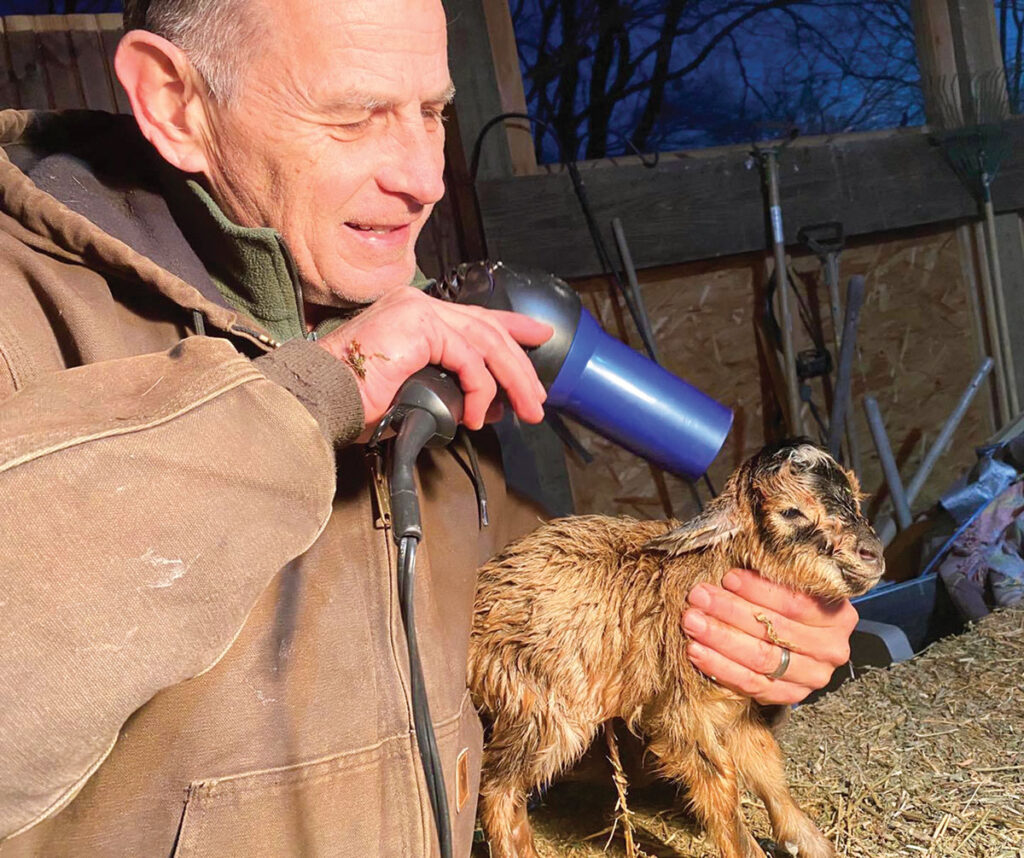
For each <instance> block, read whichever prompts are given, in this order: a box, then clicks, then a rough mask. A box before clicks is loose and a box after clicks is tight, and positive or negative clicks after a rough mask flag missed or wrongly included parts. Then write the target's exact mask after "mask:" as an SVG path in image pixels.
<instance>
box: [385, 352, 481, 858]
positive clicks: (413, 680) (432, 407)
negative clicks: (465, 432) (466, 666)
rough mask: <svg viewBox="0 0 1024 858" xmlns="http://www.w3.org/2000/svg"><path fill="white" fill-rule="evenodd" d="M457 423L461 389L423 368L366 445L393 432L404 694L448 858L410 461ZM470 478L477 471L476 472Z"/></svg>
mask: <svg viewBox="0 0 1024 858" xmlns="http://www.w3.org/2000/svg"><path fill="white" fill-rule="evenodd" d="M461 419H462V391H461V390H460V389H459V387H458V385H457V384H456V383H455V381H454V379H452V378H451V376H449V375H448V374H447V373H446V372H444V371H442V370H439V369H437V368H436V367H427V368H425V369H423V370H420V372H418V373H416V374H414V375H413V376H411V377H410V378H409V379H408V380H407V381H406V382H405V384H403V385H402V387H401V389H400V390H399V392H398V394H397V396H396V397H395V405H394V406H392V408H391V410H390V411H389V412H388V413H387V414H386V415H385V417H384V418H383V419H382V420H381V422H380V425H379V426H378V428H377V432H376V433H375V435H374V438H373V440H371V442H370V443H371V444H374V443H377V442H378V441H379V438H380V435H381V434H382V433H383V431H384V429H386V428H387V427H388V426H391V427H395V428H397V430H398V432H397V436H396V438H395V442H394V449H393V451H392V462H391V474H390V482H391V522H392V526H393V528H394V538H395V541H396V542H397V543H398V602H399V608H400V611H401V614H402V624H403V625H404V626H405V641H406V649H407V652H408V655H409V686H410V688H409V693H410V697H411V698H412V714H413V728H414V730H415V733H416V746H417V748H418V750H419V754H420V764H421V765H422V767H423V776H424V779H425V780H426V784H427V793H428V794H429V796H430V807H431V810H432V811H433V814H434V826H435V829H436V831H437V840H438V846H439V847H440V851H441V858H452V826H451V818H450V816H449V814H448V792H447V790H446V789H445V783H444V768H443V766H442V765H441V754H440V752H439V751H438V747H437V738H436V737H435V735H434V726H433V721H432V720H431V717H430V704H429V702H428V700H427V686H426V682H425V680H424V678H423V664H422V661H421V660H420V650H419V642H418V639H417V635H416V548H417V546H418V545H419V543H420V540H421V539H422V538H423V524H422V521H421V518H420V502H419V496H418V495H417V493H416V460H417V459H418V458H419V455H420V453H421V452H422V450H423V448H424V447H426V446H428V445H429V446H444V445H446V444H449V443H451V441H452V439H453V438H454V437H455V433H456V430H457V428H458V425H459V421H460V420H461ZM476 474H477V475H478V474H479V470H478V469H476Z"/></svg>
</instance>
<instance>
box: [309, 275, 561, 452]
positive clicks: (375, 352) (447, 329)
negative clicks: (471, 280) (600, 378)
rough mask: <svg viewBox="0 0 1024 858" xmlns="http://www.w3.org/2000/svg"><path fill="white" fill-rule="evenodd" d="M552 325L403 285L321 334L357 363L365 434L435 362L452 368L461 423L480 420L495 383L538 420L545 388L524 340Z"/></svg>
mask: <svg viewBox="0 0 1024 858" xmlns="http://www.w3.org/2000/svg"><path fill="white" fill-rule="evenodd" d="M552 333H553V331H552V329H551V327H550V326H549V325H545V324H543V323H542V322H537V321H535V320H534V319H531V318H529V317H528V316H523V315H520V314H518V313H509V312H505V311H502V310H485V309H484V308H482V307H471V306H466V305H462V304H451V303H448V302H446V301H440V300H438V299H436V298H430V297H428V296H427V295H424V294H423V293H422V292H420V291H419V290H418V289H415V288H413V287H411V286H403V287H401V288H399V289H395V290H393V291H391V292H388V293H387V294H386V295H384V296H383V297H382V298H380V299H379V300H377V301H376V302H375V303H373V304H371V305H370V306H369V307H368V308H367V309H366V310H364V311H363V312H361V313H360V314H359V315H358V316H355V317H354V318H352V319H350V320H349V321H347V322H345V323H344V324H342V325H340V326H339V327H338V328H337V329H336V330H334V331H332V332H331V333H330V334H328V335H327V336H325V337H323V338H322V339H321V340H318V343H319V345H320V346H322V347H323V348H325V349H327V351H329V352H330V353H331V354H332V355H334V356H335V357H336V358H338V359H339V360H343V361H345V362H346V363H348V364H349V365H353V364H354V363H358V365H359V369H358V370H357V372H356V375H357V376H359V390H360V394H361V395H362V400H363V412H364V415H365V424H366V431H365V432H364V434H363V436H362V438H363V439H364V440H365V438H367V437H369V434H370V433H372V431H373V429H374V428H375V427H376V426H377V424H378V423H379V422H380V419H381V417H383V416H384V414H385V412H386V411H387V410H388V408H389V407H390V406H391V403H392V401H393V400H394V398H395V394H396V393H397V392H398V388H399V387H401V386H402V383H403V382H404V381H405V380H406V379H407V378H409V376H411V375H412V374H413V373H414V372H416V371H417V370H420V369H422V368H423V367H425V366H427V365H428V364H436V365H437V366H441V367H444V368H445V369H447V370H449V371H451V372H453V373H455V374H456V375H457V376H458V379H459V385H460V386H461V387H462V391H463V393H464V394H465V397H466V399H465V408H464V413H463V418H462V422H463V423H464V424H465V425H466V426H467V427H469V428H470V429H479V428H480V427H481V426H483V424H484V422H485V420H486V418H487V413H488V408H489V407H490V406H491V404H492V402H493V401H494V397H495V396H496V394H497V390H498V386H500V387H502V388H503V389H504V390H505V392H506V394H507V395H508V400H509V403H510V404H511V405H512V408H513V409H514V410H515V412H516V414H517V415H518V416H519V418H520V419H522V420H525V421H526V422H527V423H539V422H540V421H541V420H542V419H543V418H544V410H543V408H542V404H543V402H544V399H545V398H546V396H547V394H546V392H545V390H544V387H543V385H541V383H540V380H539V379H538V378H537V373H536V371H535V370H534V368H533V364H531V363H530V359H529V358H528V357H527V356H526V353H525V352H524V351H523V348H522V347H523V346H539V345H541V344H542V343H544V342H546V341H547V340H548V339H549V338H550V337H551V335H552Z"/></svg>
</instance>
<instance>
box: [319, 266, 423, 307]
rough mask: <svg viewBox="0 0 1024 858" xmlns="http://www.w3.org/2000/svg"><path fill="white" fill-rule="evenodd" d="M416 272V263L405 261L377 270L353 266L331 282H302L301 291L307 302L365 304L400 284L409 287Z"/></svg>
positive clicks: (350, 305) (342, 305)
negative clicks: (353, 267)
mask: <svg viewBox="0 0 1024 858" xmlns="http://www.w3.org/2000/svg"><path fill="white" fill-rule="evenodd" d="M415 273H416V263H415V262H406V261H404V260H403V261H402V262H399V263H396V264H394V265H387V266H382V267H381V268H379V269H378V270H376V271H365V270H360V269H350V270H349V271H347V272H339V274H338V275H336V276H335V277H333V278H332V279H331V280H330V281H328V280H326V279H325V280H323V281H322V282H320V283H303V287H302V292H303V297H304V298H305V300H306V303H307V304H318V305H320V306H323V307H336V308H338V309H351V308H353V307H365V306H366V305H368V304H372V303H373V302H374V301H376V300H377V299H378V298H380V297H382V296H383V295H386V294H387V293H388V292H391V291H392V290H394V289H397V288H398V287H400V286H408V285H409V284H410V283H411V282H412V280H413V277H414V276H415Z"/></svg>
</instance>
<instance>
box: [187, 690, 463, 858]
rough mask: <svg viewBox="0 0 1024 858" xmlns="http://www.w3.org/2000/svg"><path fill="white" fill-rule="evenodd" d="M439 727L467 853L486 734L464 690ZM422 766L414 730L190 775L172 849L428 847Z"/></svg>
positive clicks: (390, 856)
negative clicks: (298, 759)
mask: <svg viewBox="0 0 1024 858" xmlns="http://www.w3.org/2000/svg"><path fill="white" fill-rule="evenodd" d="M436 732H437V740H438V745H439V750H440V751H441V754H442V759H443V760H444V768H445V772H444V774H445V785H446V787H447V792H448V805H449V808H450V812H451V820H452V829H453V832H452V833H453V839H454V842H455V847H456V854H458V855H468V854H469V849H470V844H471V841H472V836H473V828H474V819H475V809H476V797H477V791H478V789H479V770H480V748H481V742H482V730H481V727H480V721H479V719H478V718H477V715H476V712H475V711H474V709H473V707H472V705H471V704H469V701H468V694H467V698H466V700H465V702H464V705H463V706H462V707H461V710H460V713H459V715H458V716H456V717H455V718H453V719H451V720H450V721H448V722H446V723H445V724H442V725H439V726H438V727H437V730H436ZM463 752H464V753H463ZM460 754H461V755H462V757H463V760H464V762H463V763H462V768H463V774H462V775H461V778H462V780H461V783H460V774H459V771H458V769H459V767H460V764H459V762H458V760H459V756H460ZM419 766H420V762H419V756H418V755H417V754H416V751H415V747H414V744H413V742H412V739H411V737H410V736H396V737H393V738H390V739H387V740H385V741H383V742H381V743H379V744H377V745H374V746H372V747H370V748H363V749H359V750H356V751H351V752H347V753H341V754H335V755H332V756H329V757H324V758H322V759H319V760H314V761H311V762H308V763H300V764H298V765H293V766H283V767H280V768H272V769H263V770H260V771H255V772H246V773H244V774H239V775H230V776H228V777H223V778H213V779H209V780H203V781H195V782H193V783H192V785H191V786H190V787H189V790H188V798H187V801H186V804H185V813H184V816H183V817H182V823H181V829H180V831H179V834H178V842H177V846H176V848H175V851H174V858H254V856H260V858H264V856H265V858H291V856H294V857H295V858H299V856H301V858H370V856H380V858H417V856H425V855H434V854H436V852H437V847H436V846H435V845H433V838H434V833H433V829H432V828H427V829H426V830H425V829H424V826H426V825H430V822H429V816H430V807H429V800H428V798H427V796H426V793H425V790H424V789H423V788H422V787H421V786H420V784H421V783H422V774H421V773H420V771H419ZM421 803H422V805H421ZM460 803H461V805H462V807H461V810H460V809H459V804H460ZM424 837H426V838H427V844H428V845H427V847H426V848H424Z"/></svg>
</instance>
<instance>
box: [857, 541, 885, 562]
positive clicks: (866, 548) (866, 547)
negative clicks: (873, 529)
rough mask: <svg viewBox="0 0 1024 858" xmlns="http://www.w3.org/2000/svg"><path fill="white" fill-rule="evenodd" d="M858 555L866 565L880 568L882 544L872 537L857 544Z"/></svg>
mask: <svg viewBox="0 0 1024 858" xmlns="http://www.w3.org/2000/svg"><path fill="white" fill-rule="evenodd" d="M857 554H858V556H859V557H860V559H861V560H863V561H864V562H865V563H870V564H872V565H873V566H880V565H881V563H882V543H881V542H879V541H878V540H877V539H875V538H874V537H872V538H871V539H862V540H860V541H859V542H858V543H857Z"/></svg>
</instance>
